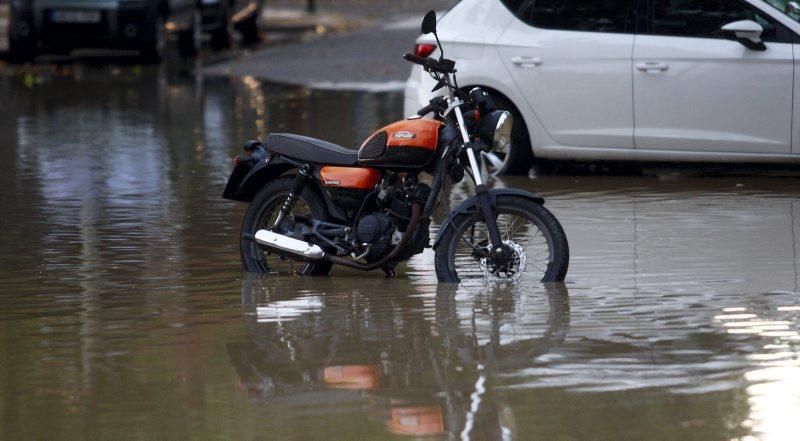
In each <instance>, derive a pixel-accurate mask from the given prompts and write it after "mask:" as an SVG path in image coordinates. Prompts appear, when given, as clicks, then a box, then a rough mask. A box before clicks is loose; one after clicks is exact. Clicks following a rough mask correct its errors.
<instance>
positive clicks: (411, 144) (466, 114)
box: [223, 11, 569, 283]
mask: <svg viewBox="0 0 800 441" xmlns="http://www.w3.org/2000/svg"><path fill="white" fill-rule="evenodd" d="M421 31H422V33H423V34H431V33H432V34H433V35H434V36H435V37H436V41H437V42H439V36H438V34H437V32H436V14H435V13H434V12H433V11H430V12H429V13H428V14H426V15H425V17H424V19H423V21H422V26H421ZM438 47H439V48H441V47H442V45H441V43H440V44H439V45H438ZM404 58H405V59H406V60H407V61H409V62H412V63H415V64H418V65H420V66H422V67H423V69H424V70H425V71H426V72H428V73H429V74H430V75H431V76H432V77H433V78H434V79H435V80H436V82H437V85H436V87H435V88H434V89H433V91H432V93H433V92H436V91H438V90H440V89H444V88H446V90H447V94H446V95H443V96H434V97H433V98H432V99H431V100H430V103H429V104H428V105H427V106H425V107H424V108H422V109H420V111H419V112H418V113H417V115H414V116H412V117H409V118H408V119H406V120H404V121H399V122H396V123H394V124H390V125H388V126H386V127H384V128H382V129H380V130H378V131H377V132H375V133H374V134H372V135H371V136H370V137H369V138H368V139H367V140H366V141H365V142H364V143H363V145H362V146H361V148H360V149H358V150H357V151H356V150H352V149H348V148H345V147H342V146H339V145H336V144H332V143H329V142H326V141H322V140H318V139H314V138H309V137H305V136H301V135H294V134H282V133H280V134H279V133H276V134H269V135H267V136H266V137H265V139H264V142H263V143H262V142H259V141H248V142H247V143H246V144H245V145H244V151H245V155H241V156H237V157H236V158H235V159H234V163H235V164H236V165H235V168H234V170H233V172H232V174H231V177H230V179H229V181H228V184H227V186H226V188H225V191H224V194H223V197H224V198H227V199H231V200H237V201H243V202H248V203H249V204H250V205H249V207H248V209H247V212H246V214H245V217H244V220H243V223H242V229H241V235H240V249H241V260H242V266H243V267H244V269H245V271H247V272H261V273H269V272H277V273H280V272H283V267H285V266H288V267H289V269H290V270H291V271H292V272H296V273H297V274H300V275H327V274H329V273H330V271H331V267H332V266H333V265H341V266H344V267H348V268H352V269H355V270H360V271H372V270H376V269H379V268H380V269H382V270H383V271H384V272H385V274H386V275H387V277H392V276H394V275H395V267H396V266H397V265H398V264H400V263H402V262H404V261H407V260H408V259H410V258H411V257H412V256H415V255H417V254H420V253H422V252H423V250H424V249H425V248H428V247H432V248H433V249H434V250H435V270H436V275H437V278H438V280H439V281H440V282H446V283H451V282H452V283H455V282H468V281H481V282H484V283H486V282H501V283H514V282H517V281H519V280H520V279H521V278H522V277H523V276H526V277H528V276H531V275H533V276H535V277H536V278H538V279H539V280H541V281H543V282H552V281H563V280H564V277H565V276H566V273H567V269H568V266H569V246H568V243H567V237H566V235H565V233H564V230H563V228H562V227H561V224H560V223H559V222H558V220H557V219H556V218H555V217H554V216H553V214H552V213H550V212H549V211H548V210H547V209H546V208H545V207H544V206H543V204H544V199H543V198H542V197H540V196H538V195H536V194H533V193H529V192H525V191H522V190H517V189H493V190H490V189H489V188H488V187H487V186H486V184H485V183H484V179H483V176H482V174H481V161H483V160H485V157H488V155H502V154H503V152H504V151H508V150H507V149H508V146H509V143H510V133H511V127H512V124H513V118H512V114H511V113H510V112H508V111H503V110H498V108H497V106H496V104H495V103H494V101H493V100H492V98H491V96H490V95H489V94H488V93H486V92H485V91H483V90H481V89H480V88H474V89H472V90H471V91H469V93H466V92H464V91H463V90H461V89H460V88H459V87H458V81H457V78H456V72H457V71H456V69H455V61H453V60H448V59H446V58H444V51H443V50H441V51H440V56H439V59H438V60H437V59H435V58H430V57H426V58H423V57H419V56H416V55H414V54H406V55H405V56H404ZM428 115H431V116H430V117H428V118H425V116H428ZM422 173H427V174H429V175H431V176H432V178H433V179H432V181H430V185H429V184H427V183H425V182H423V181H422V180H420V175H421V174H422ZM465 175H469V177H470V178H471V180H472V181H473V182H474V185H475V186H474V188H475V195H474V196H472V197H470V198H468V199H467V200H465V201H463V202H462V203H461V204H460V205H459V206H458V207H457V208H456V209H454V210H452V211H451V212H450V213H449V215H448V216H447V217H446V218H445V220H444V221H443V222H442V223H441V224H440V225H439V230H438V234H437V235H436V237H435V239H434V241H433V244H431V243H430V223H431V214H432V213H433V211H434V209H435V208H436V205H437V202H438V200H439V196H440V195H441V193H442V188H443V187H444V184H445V181H446V180H447V179H450V180H451V181H452V182H453V183H459V182H461V181H462V180H463V179H464V178H465ZM295 263H298V264H299V268H298V270H297V271H294V264H295Z"/></svg>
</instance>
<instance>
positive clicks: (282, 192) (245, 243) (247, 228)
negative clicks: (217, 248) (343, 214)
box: [239, 177, 332, 276]
mask: <svg viewBox="0 0 800 441" xmlns="http://www.w3.org/2000/svg"><path fill="white" fill-rule="evenodd" d="M293 179H294V178H293V177H286V178H280V179H276V180H274V181H272V182H270V183H269V184H267V185H266V186H264V188H262V189H261V190H260V191H259V192H258V193H257V194H256V196H255V197H254V198H253V200H252V201H251V202H250V206H249V207H248V208H247V212H246V213H245V216H244V220H243V221H242V230H241V235H240V239H239V250H240V255H241V260H242V267H243V268H244V270H245V271H246V272H248V273H269V274H280V275H285V274H298V275H306V276H321V275H328V274H330V271H331V266H332V264H330V263H316V264H311V263H305V262H302V261H298V260H293V259H291V258H286V257H282V256H277V255H275V254H271V253H269V252H268V251H266V250H264V249H263V248H262V247H260V246H259V245H258V243H256V242H255V241H253V240H251V239H245V238H244V237H245V235H254V234H255V233H256V232H257V231H258V230H261V229H267V230H272V226H273V225H274V223H275V219H276V218H277V217H278V212H279V211H280V208H281V206H282V205H283V203H284V201H285V200H286V197H287V196H288V195H289V191H290V190H291V187H292V180H293ZM296 215H302V216H307V217H313V218H314V219H317V220H321V221H325V220H327V219H328V211H327V209H326V208H325V202H324V201H323V200H322V198H320V197H319V196H318V195H317V194H316V193H314V191H313V190H312V189H310V188H305V189H304V190H303V192H302V193H301V194H300V197H299V198H298V199H297V202H296V203H295V205H294V207H293V208H292V210H291V211H290V212H289V215H288V216H287V217H286V219H285V220H284V221H283V223H282V224H281V230H280V231H277V232H278V233H280V234H286V233H287V232H290V231H292V230H293V229H294V216H296Z"/></svg>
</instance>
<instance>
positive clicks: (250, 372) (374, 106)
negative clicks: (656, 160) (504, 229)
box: [0, 63, 800, 440]
mask: <svg viewBox="0 0 800 441" xmlns="http://www.w3.org/2000/svg"><path fill="white" fill-rule="evenodd" d="M189 71H190V69H187V66H183V65H180V64H178V65H174V64H171V63H167V64H165V65H163V66H159V67H145V68H141V67H136V66H129V65H118V66H116V67H113V66H112V67H109V66H106V65H100V66H92V65H86V64H83V63H76V64H71V65H67V66H62V67H53V68H48V69H42V68H39V69H38V70H35V71H33V72H25V71H24V70H23V71H8V70H6V71H5V72H4V74H3V75H2V76H0V96H2V97H3V105H2V106H0V140H1V141H0V188H2V189H3V190H2V191H0V207H2V209H1V210H2V212H1V214H0V438H3V439H45V438H51V437H52V436H53V434H58V437H59V438H61V439H403V438H407V437H410V436H417V437H419V436H431V437H434V438H436V439H456V438H461V439H532V438H536V439H593V440H597V439H614V440H619V439H632V440H633V439H635V440H639V439H734V438H742V439H748V437H752V438H753V439H792V438H793V437H794V436H795V434H796V430H795V429H796V428H795V425H796V424H795V421H796V416H797V415H798V413H800V402H799V401H798V400H800V398H798V397H800V383H798V378H800V363H799V362H798V351H800V346H798V344H799V343H800V334H799V332H800V276H798V274H800V260H799V259H798V255H800V221H798V219H800V205H798V196H799V195H800V179H799V177H800V176H798V175H797V173H795V172H794V171H792V170H770V169H765V170H760V171H759V170H756V172H755V173H753V171H752V170H750V171H748V172H747V173H746V174H742V173H740V170H739V169H738V168H735V169H734V168H730V169H722V170H720V169H715V170H714V172H713V173H709V172H708V170H705V169H698V168H694V169H687V168H686V167H682V166H679V167H673V169H672V170H664V169H658V170H656V171H655V172H652V173H646V174H639V175H633V176H631V175H628V176H615V175H613V174H611V175H609V174H602V173H601V174H597V173H585V172H586V170H573V171H572V172H569V173H562V174H560V175H556V176H540V177H538V178H536V179H529V178H508V179H503V180H501V181H498V182H495V183H494V185H502V186H509V187H515V188H523V189H526V190H530V191H535V192H538V193H540V194H542V195H543V196H544V197H545V198H546V199H547V206H548V207H549V208H550V209H551V210H552V211H553V212H554V213H555V214H556V216H558V218H559V219H560V220H561V221H562V223H563V225H564V227H565V230H566V232H567V235H568V237H569V239H570V245H571V254H572V264H571V268H570V272H569V275H568V277H567V281H566V284H563V285H556V286H549V287H543V286H539V285H538V284H523V285H520V286H515V287H511V288H502V287H480V288H468V287H448V286H442V285H438V284H436V282H435V275H434V274H433V272H432V264H431V262H432V257H433V256H432V254H431V253H430V252H426V253H425V254H423V255H421V256H418V257H415V258H414V259H413V260H412V261H411V262H409V264H408V265H407V266H406V267H405V268H404V269H403V270H402V271H401V274H400V277H398V278H397V279H395V280H384V279H383V278H382V277H381V275H380V274H368V275H360V274H352V273H347V272H342V271H334V275H333V277H331V278H321V279H303V278H291V277H283V278H280V277H277V278H276V277H268V278H256V277H253V276H252V275H244V274H242V273H241V269H240V266H239V261H238V258H239V257H238V256H239V251H238V231H239V224H240V222H241V218H242V213H243V209H244V207H243V206H242V204H238V203H234V202H230V201H226V200H223V199H221V198H220V194H221V192H222V188H223V186H224V183H225V181H226V179H227V175H228V173H229V172H230V169H231V165H230V158H231V157H232V156H233V155H234V154H235V153H238V149H239V147H238V146H239V145H240V144H241V142H242V141H243V140H246V139H250V138H257V137H260V136H263V134H264V133H266V132H271V131H290V132H297V133H303V134H307V135H311V136H317V137H324V138H326V139H330V140H332V141H334V142H338V143H340V144H343V145H357V144H358V143H359V142H360V140H362V139H363V138H364V137H366V136H367V135H368V134H369V133H371V132H372V131H373V130H374V129H375V128H377V127H380V126H381V125H382V124H385V123H387V122H390V121H392V120H395V119H397V118H399V117H400V116H401V115H400V112H401V105H402V97H401V96H400V95H399V94H397V93H377V94H364V93H352V92H343V91H313V90H308V89H303V88H291V87H281V86H275V85H270V84H264V83H260V82H258V81H256V80H254V79H250V78H248V79H241V80H228V79H224V80H206V81H203V80H202V79H201V78H195V77H192V76H190V75H188V74H187V73H188V72H189ZM676 170H677V171H676ZM578 172H580V173H578ZM470 193H471V189H470V188H469V186H466V185H459V186H456V187H455V188H453V189H452V191H451V193H450V194H449V196H448V198H447V199H446V203H445V204H444V206H443V207H442V208H441V210H440V211H439V212H438V213H437V214H436V215H435V216H434V224H435V223H436V222H437V221H439V220H441V219H442V216H443V214H444V213H445V212H446V210H447V207H448V206H453V205H455V204H457V203H459V201H461V200H463V199H464V198H465V197H466V196H467V195H469V194H470Z"/></svg>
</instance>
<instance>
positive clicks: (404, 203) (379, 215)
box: [355, 183, 431, 262]
mask: <svg viewBox="0 0 800 441" xmlns="http://www.w3.org/2000/svg"><path fill="white" fill-rule="evenodd" d="M430 191H431V189H430V187H429V186H427V185H425V184H418V183H414V184H413V185H411V186H400V185H396V186H387V187H386V188H384V191H382V192H381V196H379V197H378V199H379V209H380V210H381V211H378V212H375V213H371V214H368V215H366V216H364V217H362V218H361V220H359V222H358V225H357V227H356V231H355V233H356V234H355V239H356V241H357V243H358V245H359V246H360V252H361V253H363V254H362V256H360V257H361V258H363V259H366V260H367V262H375V261H378V260H380V259H381V258H383V257H384V256H386V255H387V254H389V253H390V252H391V251H392V249H394V247H395V246H396V245H397V244H398V243H399V242H400V240H401V239H402V234H403V233H404V232H405V231H406V229H407V227H408V223H409V220H410V219H411V204H412V203H425V201H427V198H428V195H429V194H430ZM429 223H430V219H424V220H422V221H420V223H419V224H418V227H417V231H416V232H415V233H414V237H413V238H412V241H411V243H410V244H409V245H410V246H409V247H407V248H406V249H405V250H404V251H403V252H401V253H400V254H399V255H398V256H397V258H396V259H395V260H396V261H397V262H400V261H403V260H407V259H409V258H410V257H411V256H413V255H415V254H418V253H421V252H422V250H423V249H424V248H425V247H426V246H427V245H428V240H429V232H428V231H429V230H428V224H429Z"/></svg>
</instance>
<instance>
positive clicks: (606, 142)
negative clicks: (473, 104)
mask: <svg viewBox="0 0 800 441" xmlns="http://www.w3.org/2000/svg"><path fill="white" fill-rule="evenodd" d="M799 11H800V4H799V3H798V2H795V1H787V0H603V1H598V0H463V1H462V2H460V3H459V4H458V5H456V6H455V7H454V8H453V9H452V10H451V11H450V12H449V13H448V14H446V15H445V16H444V17H443V18H441V20H440V22H441V25H440V26H439V28H440V29H442V32H441V34H440V38H441V43H442V46H443V47H444V53H445V55H446V56H447V57H448V58H452V59H455V60H456V63H457V66H458V80H459V84H460V85H461V87H462V88H464V89H467V90H468V89H471V88H472V87H476V86H480V87H482V88H483V89H484V90H487V91H490V92H491V93H492V95H493V96H494V97H495V100H496V101H497V102H498V103H500V104H502V106H504V107H505V108H506V109H508V110H511V111H512V112H513V115H514V121H515V126H516V127H515V129H514V131H513V134H512V137H513V142H512V144H511V147H510V148H509V149H508V151H506V152H504V153H503V154H498V155H493V156H491V157H489V158H488V159H489V161H490V163H491V165H492V166H493V168H494V169H495V171H498V172H501V173H523V172H526V171H527V170H528V169H529V168H530V166H531V165H532V163H533V160H534V157H537V158H553V159H575V160H647V161H702V162H705V161H716V162H797V161H800V70H797V69H795V60H796V57H795V53H794V49H793V44H797V43H800V23H799V22H798V17H800V15H798V13H799ZM417 43H418V44H417V47H416V52H417V55H420V56H424V55H430V56H438V55H439V54H440V49H439V48H437V46H436V41H435V40H433V39H432V37H431V36H422V37H420V38H419V39H418V41H417ZM797 57H798V58H797V61H800V53H798V54H797ZM433 86H434V83H433V81H432V80H430V79H429V77H428V75H426V74H424V72H422V68H421V67H418V66H415V67H414V68H413V70H412V73H411V76H410V78H409V80H408V82H407V85H406V90H405V108H406V109H405V111H406V113H407V114H412V113H413V112H415V111H416V110H417V109H419V108H420V107H422V106H423V105H426V104H427V102H428V98H429V96H428V93H429V91H430V90H431V88H432V87H433Z"/></svg>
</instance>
